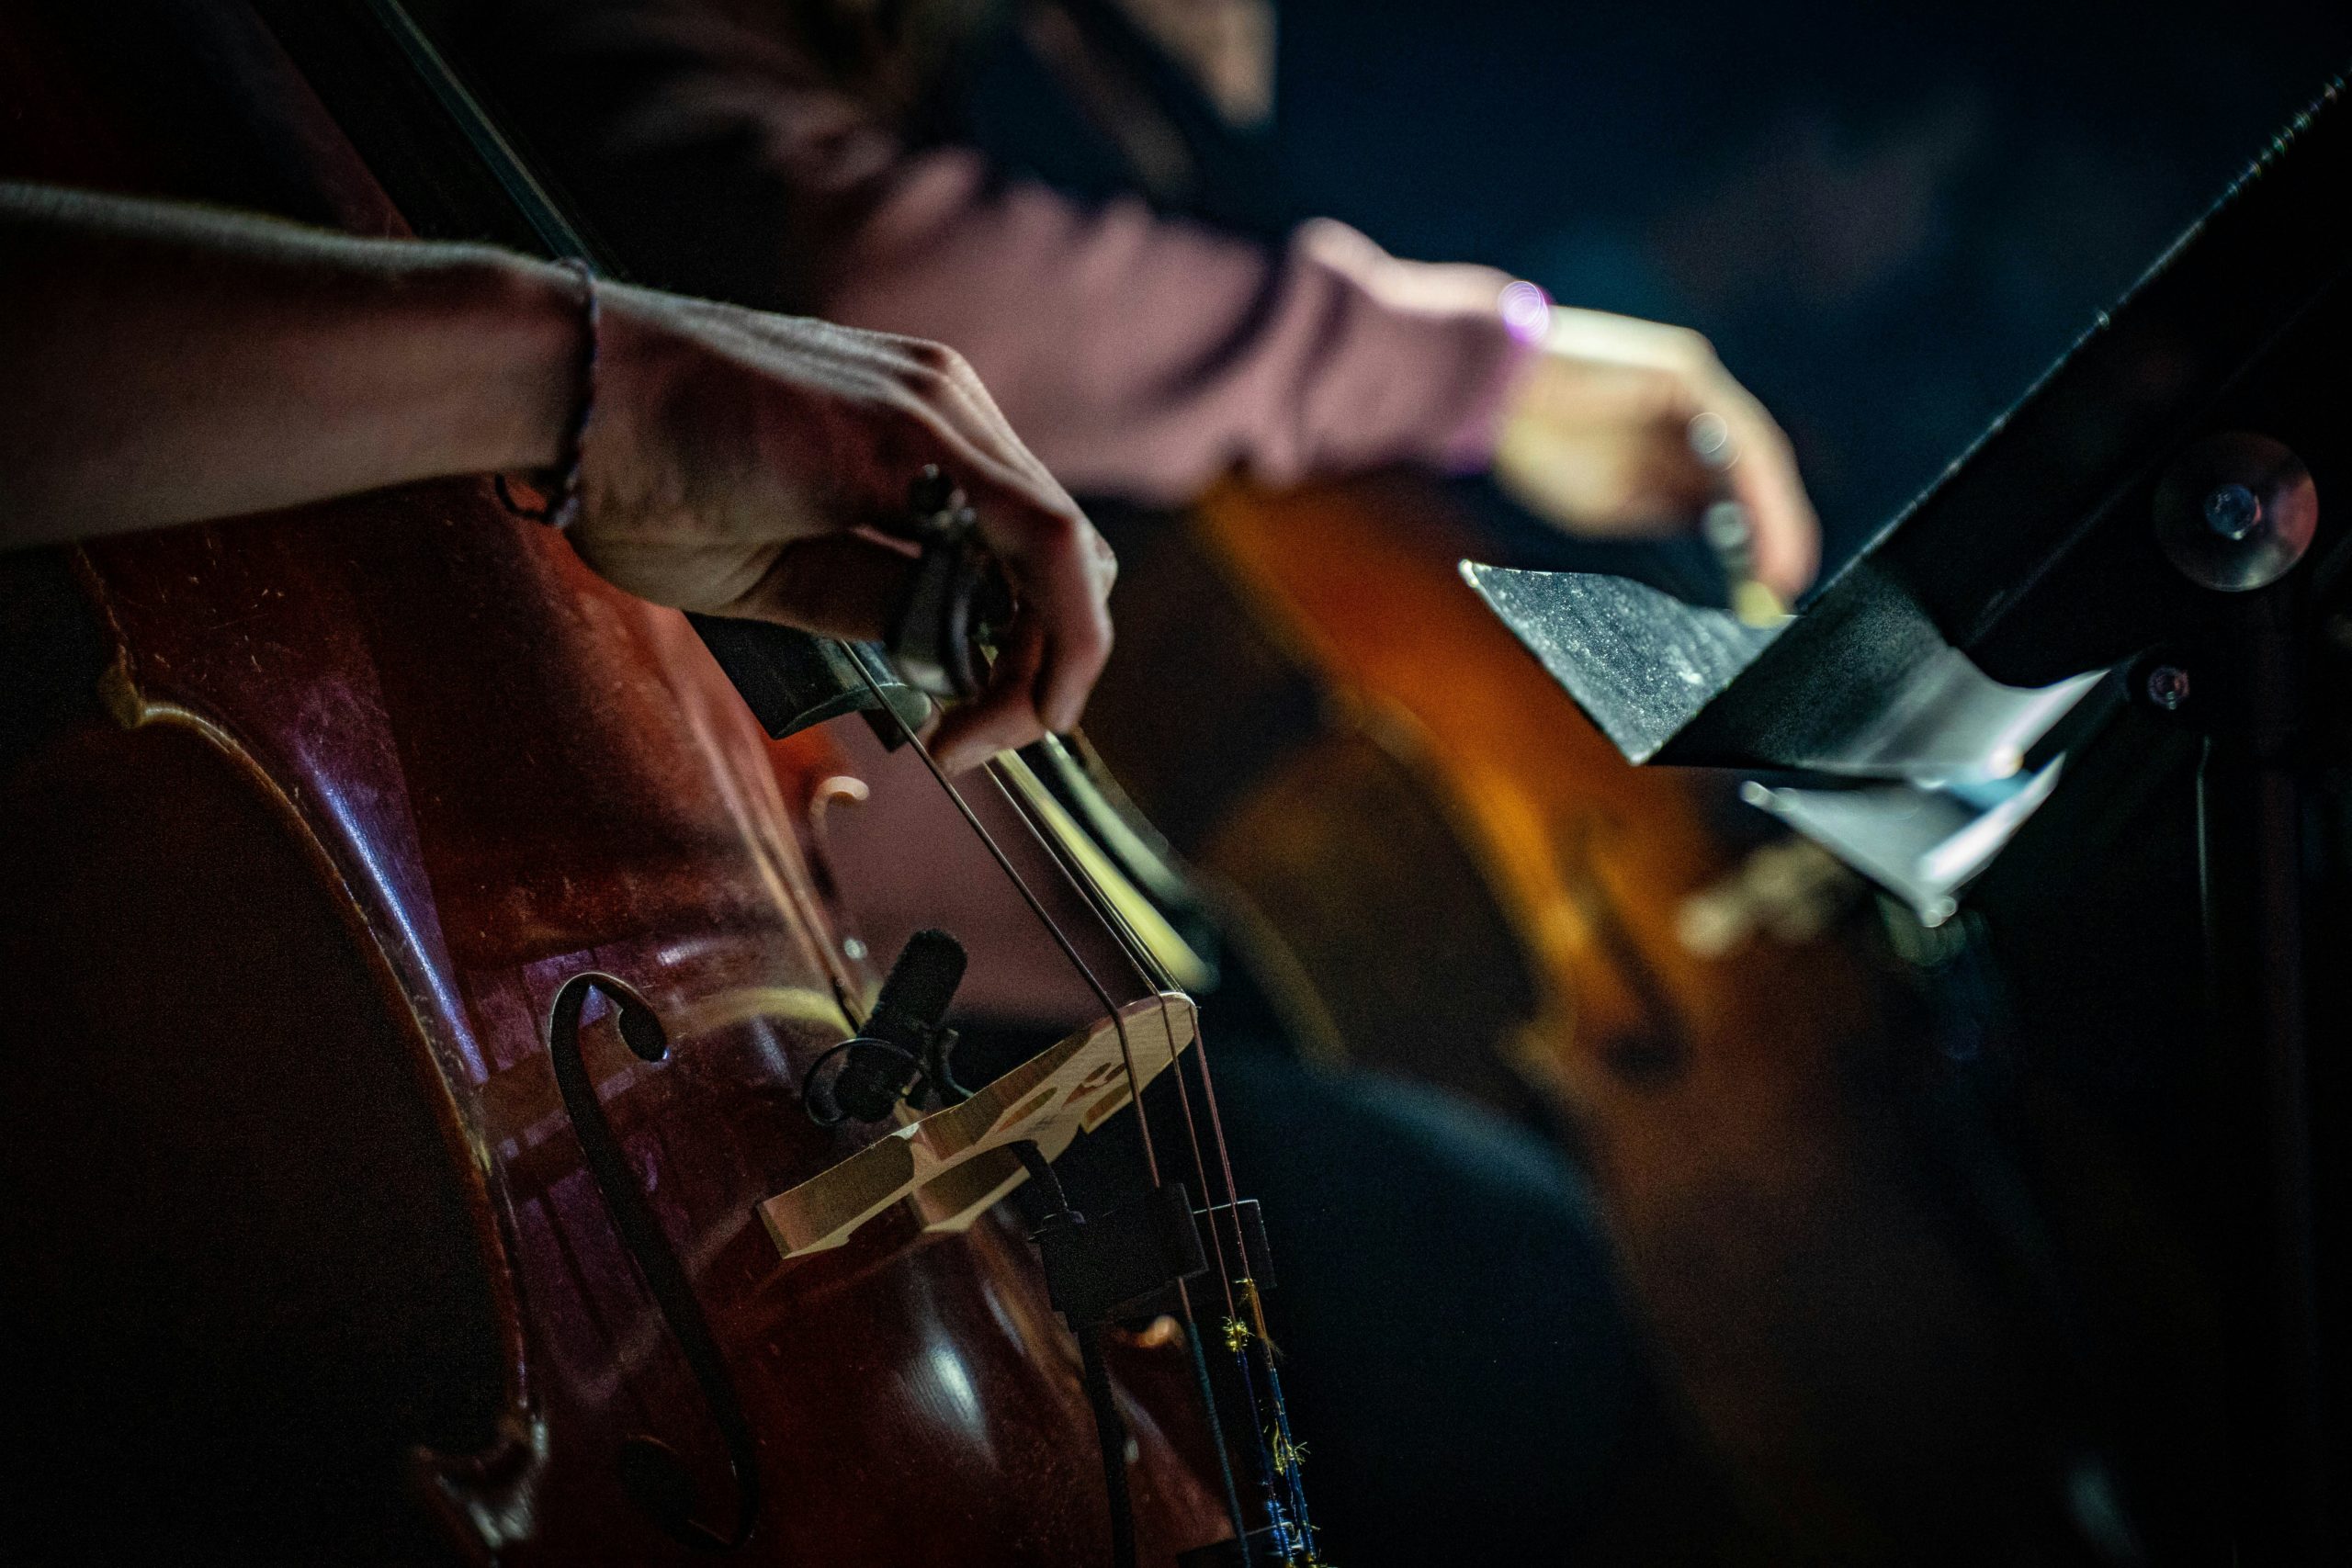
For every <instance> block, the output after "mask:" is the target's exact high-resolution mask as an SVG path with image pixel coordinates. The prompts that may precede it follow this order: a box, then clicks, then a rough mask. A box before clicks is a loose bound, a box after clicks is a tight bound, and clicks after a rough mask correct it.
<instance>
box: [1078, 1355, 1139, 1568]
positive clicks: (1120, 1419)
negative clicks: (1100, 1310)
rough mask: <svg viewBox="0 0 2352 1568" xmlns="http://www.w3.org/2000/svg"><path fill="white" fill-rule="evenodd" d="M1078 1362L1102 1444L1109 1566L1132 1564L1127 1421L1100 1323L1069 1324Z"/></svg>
mask: <svg viewBox="0 0 2352 1568" xmlns="http://www.w3.org/2000/svg"><path fill="white" fill-rule="evenodd" d="M1070 1332H1071V1333H1072V1334H1074V1335H1076V1336H1077V1337H1078V1359H1079V1365H1080V1368H1081V1370H1082V1371H1084V1374H1085V1378H1086V1402H1087V1403H1088V1404H1091V1405H1092V1406H1093V1407H1094V1436H1095V1438H1097V1439H1098V1440H1099V1441H1100V1442H1101V1443H1102V1445H1103V1491H1104V1492H1105V1493H1107V1494H1109V1495H1110V1499H1111V1562H1112V1564H1113V1568H1136V1508H1135V1499H1134V1498H1133V1497H1131V1496H1129V1495H1128V1494H1127V1421H1126V1417H1125V1416H1122V1415H1120V1414H1119V1401H1118V1396H1117V1395H1116V1394H1114V1393H1112V1392H1111V1369H1110V1368H1109V1367H1107V1366H1105V1365H1104V1364H1103V1325H1101V1324H1099V1323H1090V1324H1087V1325H1084V1326H1082V1327H1081V1326H1077V1325H1073V1326H1072V1327H1071V1330H1070Z"/></svg>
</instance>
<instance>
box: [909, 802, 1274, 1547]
mask: <svg viewBox="0 0 2352 1568" xmlns="http://www.w3.org/2000/svg"><path fill="white" fill-rule="evenodd" d="M985 771H986V773H988V777H989V783H990V784H993V785H994V786H995V788H996V790H997V793H998V794H999V795H1001V796H1002V797H1003V799H1004V803H1005V805H1006V807H1008V808H1009V809H1010V810H1012V813H1013V815H1014V816H1015V817H1016V818H1018V819H1019V820H1020V822H1021V824H1022V826H1023V827H1024V828H1025V829H1028V831H1029V834H1030V837H1031V838H1032V839H1034V840H1035V841H1036V843H1037V846H1038V848H1039V849H1040V850H1041V851H1042V852H1044V853H1045V854H1046V857H1047V859H1048V860H1049V861H1050V862H1051V863H1053V864H1054V866H1055V867H1056V869H1057V871H1059V872H1060V874H1062V876H1063V878H1064V879H1065V880H1066V881H1068V882H1069V884H1070V886H1072V887H1073V888H1075V889H1076V890H1077V891H1078V892H1079V893H1080V895H1081V896H1082V897H1084V898H1085V899H1086V901H1087V903H1088V905H1089V907H1091V908H1092V909H1093V910H1094V911H1095V912H1096V914H1097V915H1098V916H1099V917H1100V918H1101V919H1103V924H1104V926H1105V928H1106V929H1108V930H1109V931H1110V932H1111V934H1112V935H1113V937H1114V939H1115V940H1116V941H1117V942H1118V945H1119V950H1120V953H1121V955H1122V956H1123V957H1124V958H1125V960H1126V962H1127V965H1128V967H1129V968H1130V969H1132V970H1133V971H1134V972H1135V974H1136V977H1137V978H1138V979H1139V980H1141V981H1142V982H1143V983H1144V984H1145V985H1147V986H1157V987H1160V988H1162V989H1168V990H1177V989H1181V987H1177V986H1176V985H1175V984H1174V981H1173V977H1172V976H1170V975H1169V974H1168V972H1167V970H1166V968H1165V966H1164V965H1162V964H1160V962H1159V959H1158V957H1157V956H1156V955H1154V954H1153V953H1152V952H1151V950H1150V947H1149V945H1148V943H1146V942H1144V941H1143V940H1142V938H1141V937H1140V936H1138V935H1137V934H1136V930H1135V928H1134V925H1133V924H1132V923H1131V922H1130V921H1129V920H1128V919H1127V917H1126V916H1125V913H1124V912H1123V911H1122V910H1121V909H1120V908H1119V905H1118V900H1117V899H1115V898H1114V897H1111V896H1110V895H1109V894H1108V893H1107V892H1106V891H1105V890H1104V889H1103V887H1102V886H1100V884H1099V883H1098V882H1097V881H1096V879H1095V877H1094V876H1093V874H1091V873H1090V872H1089V871H1088V870H1087V869H1086V867H1085V865H1084V864H1083V863H1081V862H1080V860H1079V858H1078V856H1077V853H1076V852H1075V850H1073V849H1071V848H1070V847H1069V846H1068V845H1066V844H1064V843H1063V842H1062V841H1061V840H1059V839H1058V838H1057V836H1056V835H1054V834H1053V833H1051V832H1049V831H1047V830H1046V823H1045V822H1044V820H1043V818H1044V815H1045V813H1044V810H1043V807H1039V806H1035V805H1033V804H1032V803H1031V800H1030V797H1029V796H1028V795H1027V793H1026V792H1024V791H1022V790H1018V789H1015V788H1013V787H1012V785H1011V784H1008V783H1007V782H1006V778H1005V772H1006V765H1005V764H1003V763H1001V762H1000V761H995V760H991V761H990V762H989V764H988V765H987V767H986V769H985ZM943 783H944V779H943ZM945 787H947V788H949V789H950V790H951V791H953V789H954V786H953V785H952V784H948V785H946V786H945ZM970 819H971V818H970V814H969V813H968V811H967V820H970ZM983 831H985V830H984V829H983ZM1161 1022H1162V1026H1163V1028H1164V1027H1166V1015H1165V1013H1163V1014H1162V1015H1161ZM1168 1039H1169V1045H1170V1050H1169V1063H1170V1067H1171V1069H1172V1070H1173V1071H1174V1073H1175V1075H1176V1093H1177V1100H1178V1103H1179V1104H1180V1105H1181V1106H1182V1110H1183V1120H1184V1128H1185V1133H1186V1136H1187V1141H1188V1142H1189V1144H1190V1145H1191V1150H1192V1156H1193V1170H1194V1172H1195V1173H1196V1174H1197V1175H1198V1177H1199V1179H1200V1181H1201V1185H1202V1189H1203V1190H1204V1193H1206V1194H1207V1195H1208V1196H1209V1198H1210V1201H1211V1203H1212V1207H1211V1212H1210V1215H1209V1245H1210V1249H1211V1252H1212V1254H1213V1256H1214V1257H1215V1259H1216V1268H1217V1283H1218V1288H1219V1290H1220V1291H1221V1292H1222V1293H1223V1295H1224V1298H1225V1308H1226V1317H1225V1337H1226V1343H1227V1348H1228V1349H1229V1350H1230V1351H1231V1352H1232V1353H1233V1356H1234V1362H1235V1370H1236V1371H1237V1373H1238V1376H1239V1378H1240V1381H1241V1387H1242V1396H1243V1399H1244V1401H1245V1403H1246V1404H1248V1406H1249V1409H1250V1447H1251V1449H1252V1450H1253V1451H1254V1453H1255V1456H1256V1459H1257V1461H1258V1478H1259V1483H1260V1485H1261V1488H1262V1489H1263V1492H1264V1496H1265V1502H1266V1506H1267V1510H1268V1515H1269V1523H1270V1526H1271V1528H1272V1532H1273V1539H1272V1542H1271V1544H1272V1546H1273V1548H1274V1550H1275V1551H1277V1552H1278V1553H1279V1554H1280V1556H1281V1560H1282V1561H1283V1562H1304V1563H1306V1564H1308V1565H1312V1564H1314V1563H1315V1562H1316V1561H1317V1559H1316V1557H1315V1551H1314V1527H1313V1524H1312V1522H1311V1520H1310V1517H1309V1515H1308V1510H1307V1506H1306V1494H1305V1491H1304V1489H1303V1488H1302V1486H1301V1484H1300V1477H1299V1473H1298V1459H1299V1455H1300V1453H1301V1452H1302V1451H1303V1450H1300V1448H1299V1447H1298V1444H1297V1442H1296V1440H1295V1438H1294V1437H1293V1435H1292V1432H1291V1425H1290V1412H1289V1409H1288V1406H1287V1403H1286V1401H1285V1400H1284V1399H1283V1391H1282V1374H1281V1372H1280V1371H1279V1370H1278V1369H1277V1367H1276V1366H1275V1362H1274V1354H1273V1345H1272V1341H1271V1340H1270V1339H1268V1338H1267V1337H1266V1329H1265V1318H1264V1313H1263V1308H1262V1306H1261V1303H1260V1300H1259V1296H1258V1284H1257V1281H1256V1280H1255V1279H1253V1278H1251V1277H1250V1276H1251V1273H1252V1268H1251V1263H1250V1247H1249V1238H1248V1234H1247V1232H1245V1231H1244V1229H1243V1228H1242V1224H1241V1203H1240V1192H1239V1189H1238V1186H1237V1185H1236V1184H1235V1181H1234V1176H1233V1161H1232V1155H1231V1151H1230V1150H1229V1148H1228V1147H1227V1145H1226V1143H1225V1129H1224V1126H1223V1122H1222V1118H1221V1117H1220V1115H1219V1113H1218V1108H1217V1102H1216V1083H1215V1079H1214V1078H1213V1077H1211V1076H1210V1070H1209V1066H1208V1045H1207V1039H1206V1035H1205V1033H1204V1032H1201V1031H1200V1030H1199V1027H1198V1025H1197V1022H1196V1024H1195V1033H1194V1037H1193V1047H1194V1048H1193V1055H1194V1057H1195V1059H1196V1063H1197V1066H1198V1067H1199V1070H1200V1073H1201V1090H1202V1098H1203V1099H1204V1100H1206V1102H1207V1106H1208V1113H1209V1116H1210V1118H1211V1123H1210V1124H1211V1135H1212V1138H1213V1140H1214V1146H1215V1147H1216V1151H1217V1155H1218V1160H1219V1166H1220V1168H1221V1171H1222V1174H1223V1176H1224V1179H1225V1190H1226V1213H1227V1215H1228V1216H1229V1217H1230V1223H1231V1224H1232V1226H1233V1244H1234V1256H1235V1258H1236V1259H1237V1260H1238V1263H1239V1271H1238V1274H1237V1273H1236V1271H1235V1270H1234V1269H1230V1268H1228V1267H1227V1262H1226V1256H1225V1245H1224V1240H1223V1238H1222V1236H1221V1235H1219V1234H1218V1230H1217V1224H1216V1212H1215V1206H1214V1201H1215V1188H1214V1186H1213V1185H1212V1180H1211V1178H1210V1175H1209V1167H1208V1162H1207V1160H1206V1158H1205V1157H1204V1155H1203V1153H1202V1149H1201V1141H1200V1131H1199V1126H1198V1122H1197V1121H1196V1119H1195V1118H1194V1116H1193V1105H1192V1092H1191V1089H1189V1088H1188V1087H1187V1085H1186V1084H1185V1081H1184V1070H1183V1063H1182V1060H1180V1059H1179V1057H1178V1055H1177V1053H1176V1051H1175V1049H1174V1046H1175V1036H1174V1034H1173V1032H1172V1031H1171V1032H1170V1034H1169V1036H1168ZM1130 1092H1131V1094H1135V1095H1136V1096H1137V1097H1138V1099H1139V1096H1140V1091H1139V1090H1136V1089H1131V1090H1130ZM1237 1288H1238V1289H1239V1290H1240V1291H1241V1292H1243V1294H1242V1297H1241V1299H1240V1300H1239V1301H1238V1302H1237V1300H1236V1297H1235V1294H1234V1292H1235V1291H1236V1289H1237ZM1179 1289H1180V1292H1181V1290H1182V1283H1181V1281H1180V1282H1179ZM1183 1300H1184V1307H1185V1322H1186V1323H1187V1325H1189V1326H1190V1329H1191V1332H1192V1333H1193V1335H1194V1336H1195V1340H1194V1343H1195V1344H1196V1345H1197V1343H1198V1339H1197V1336H1198V1333H1199V1326H1198V1324H1197V1321H1196V1320H1195V1319H1194V1318H1193V1314H1192V1311H1191V1303H1190V1300H1189V1297H1186V1298H1183ZM1245 1309H1246V1312H1245ZM1237 1335H1238V1336H1239V1338H1238V1342H1237V1339H1236V1336H1237ZM1253 1355H1254V1356H1256V1357H1257V1358H1259V1359H1261V1361H1262V1363H1263V1365H1262V1367H1261V1368H1260V1369H1258V1370H1256V1371H1253V1370H1252V1367H1251V1365H1250V1361H1251V1358H1252V1356H1253ZM1261 1371H1262V1374H1263V1378H1264V1388H1263V1390H1262V1391H1261V1388H1260V1386H1259V1384H1260V1372H1261ZM1203 1377H1204V1382H1203V1387H1202V1393H1203V1394H1204V1397H1205V1398H1207V1400H1208V1406H1209V1410H1210V1412H1211V1419H1212V1421H1215V1419H1216V1416H1215V1411H1216V1400H1215V1398H1214V1396H1213V1395H1212V1394H1211V1393H1210V1391H1209V1389H1208V1386H1207V1384H1206V1382H1205V1377H1206V1374H1205V1371H1204V1372H1203ZM1235 1528H1236V1529H1240V1530H1242V1533H1243V1535H1244V1536H1245V1537H1246V1535H1247V1534H1248V1531H1247V1529H1246V1528H1245V1527H1243V1526H1242V1525H1241V1523H1240V1521H1239V1518H1238V1515H1237V1517H1236V1521H1235ZM1301 1553H1304V1556H1303V1557H1302V1556H1301V1555H1300V1554H1301Z"/></svg>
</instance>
